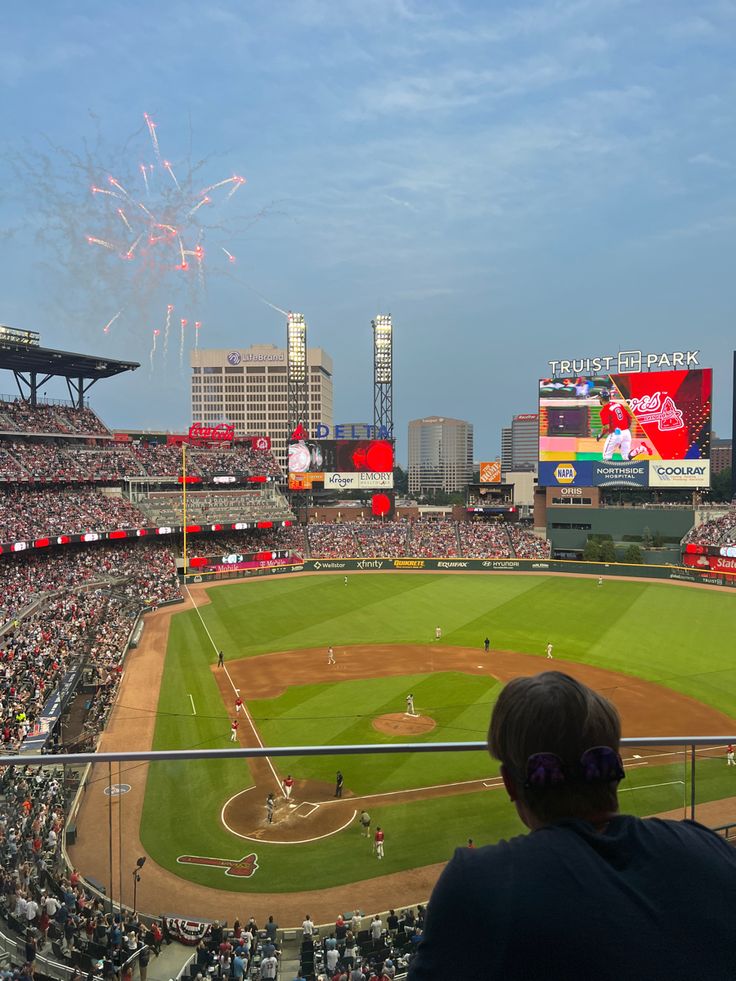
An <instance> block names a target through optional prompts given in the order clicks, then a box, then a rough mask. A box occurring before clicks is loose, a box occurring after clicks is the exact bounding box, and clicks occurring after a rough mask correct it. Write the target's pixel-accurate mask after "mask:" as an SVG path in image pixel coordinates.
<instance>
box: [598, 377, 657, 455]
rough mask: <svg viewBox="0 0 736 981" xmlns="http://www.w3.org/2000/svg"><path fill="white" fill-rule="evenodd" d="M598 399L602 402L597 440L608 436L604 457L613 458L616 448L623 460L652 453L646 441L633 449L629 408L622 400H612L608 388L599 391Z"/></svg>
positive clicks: (604, 447) (604, 446)
mask: <svg viewBox="0 0 736 981" xmlns="http://www.w3.org/2000/svg"><path fill="white" fill-rule="evenodd" d="M598 401H599V402H600V403H601V411H600V420H601V431H600V433H599V434H598V435H597V436H596V440H599V439H600V438H601V437H602V436H605V437H606V442H605V443H604V444H603V459H604V460H612V459H613V454H614V453H615V452H616V450H618V451H619V453H620V454H621V459H622V460H633V459H634V457H637V456H641V455H642V454H647V455H651V450H650V449H649V447H648V446H647V445H646V443H640V444H639V446H637V447H636V448H635V449H633V450H632V449H631V428H630V421H631V415H630V413H629V410H628V409H627V408H626V407H625V406H623V405H621V403H620V402H611V393H610V392H608V391H606V389H603V391H602V392H600V393H599V395H598Z"/></svg>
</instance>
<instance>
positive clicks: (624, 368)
mask: <svg viewBox="0 0 736 981" xmlns="http://www.w3.org/2000/svg"><path fill="white" fill-rule="evenodd" d="M698 354H700V351H672V352H670V353H666V354H652V353H646V352H644V351H619V352H618V354H606V355H602V356H600V357H597V358H570V359H567V360H566V359H564V358H563V359H560V360H559V361H548V362H547V364H548V365H549V366H550V369H551V370H552V374H553V375H596V374H599V373H600V372H605V373H606V374H614V375H615V374H624V373H626V372H631V371H661V370H663V369H665V368H668V369H672V368H678V369H681V370H688V369H690V368H697V367H698Z"/></svg>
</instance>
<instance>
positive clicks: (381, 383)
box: [372, 313, 394, 436]
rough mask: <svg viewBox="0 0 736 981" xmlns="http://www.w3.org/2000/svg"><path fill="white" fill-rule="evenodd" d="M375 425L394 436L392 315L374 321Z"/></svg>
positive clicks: (382, 315)
mask: <svg viewBox="0 0 736 981" xmlns="http://www.w3.org/2000/svg"><path fill="white" fill-rule="evenodd" d="M372 323H373V425H374V426H375V427H376V430H377V431H378V430H379V429H381V428H383V429H385V430H386V431H387V432H388V433H389V435H390V436H393V434H394V382H393V368H394V341H393V325H392V323H391V314H389V313H379V314H378V316H377V317H376V318H375V320H373V322H372Z"/></svg>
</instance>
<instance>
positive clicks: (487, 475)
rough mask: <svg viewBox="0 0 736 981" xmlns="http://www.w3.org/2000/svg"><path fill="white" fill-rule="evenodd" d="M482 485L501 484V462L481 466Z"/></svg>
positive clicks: (494, 461) (495, 461) (493, 461)
mask: <svg viewBox="0 0 736 981" xmlns="http://www.w3.org/2000/svg"><path fill="white" fill-rule="evenodd" d="M480 482H481V484H500V483H501V461H500V460H491V461H490V462H487V463H481V465H480Z"/></svg>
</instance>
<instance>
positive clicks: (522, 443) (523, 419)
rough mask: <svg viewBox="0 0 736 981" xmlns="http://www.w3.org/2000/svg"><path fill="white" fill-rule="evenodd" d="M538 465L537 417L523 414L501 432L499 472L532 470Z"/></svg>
mask: <svg viewBox="0 0 736 981" xmlns="http://www.w3.org/2000/svg"><path fill="white" fill-rule="evenodd" d="M538 463H539V415H538V413H536V412H523V413H520V414H519V415H516V416H514V417H513V418H512V420H511V426H510V427H506V428H504V429H502V430H501V470H502V471H503V472H504V473H505V472H506V471H508V470H533V471H534V473H536V472H537V466H538Z"/></svg>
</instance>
